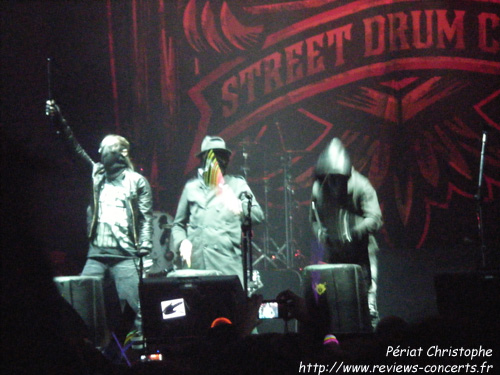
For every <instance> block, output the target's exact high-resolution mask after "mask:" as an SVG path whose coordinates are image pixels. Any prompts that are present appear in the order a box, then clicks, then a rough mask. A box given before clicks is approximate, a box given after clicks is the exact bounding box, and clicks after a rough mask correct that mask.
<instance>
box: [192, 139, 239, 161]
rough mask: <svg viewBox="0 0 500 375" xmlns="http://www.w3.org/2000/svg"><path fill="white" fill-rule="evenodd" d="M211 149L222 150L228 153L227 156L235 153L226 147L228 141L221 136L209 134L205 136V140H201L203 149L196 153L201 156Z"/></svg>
mask: <svg viewBox="0 0 500 375" xmlns="http://www.w3.org/2000/svg"><path fill="white" fill-rule="evenodd" d="M210 150H214V151H220V152H222V153H224V154H226V155H227V157H229V156H231V154H232V153H233V152H232V151H231V150H230V149H228V148H227V147H226V142H225V141H224V140H223V139H222V138H221V137H217V136H211V135H207V136H206V137H205V138H203V142H201V151H200V152H199V153H198V154H196V157H198V158H200V157H202V156H203V155H204V154H205V153H206V152H207V151H210Z"/></svg>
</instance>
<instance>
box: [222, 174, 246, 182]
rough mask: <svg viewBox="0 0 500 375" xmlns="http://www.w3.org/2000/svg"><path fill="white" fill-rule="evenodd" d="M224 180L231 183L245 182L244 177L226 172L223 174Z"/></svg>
mask: <svg viewBox="0 0 500 375" xmlns="http://www.w3.org/2000/svg"><path fill="white" fill-rule="evenodd" d="M224 181H225V182H226V183H228V184H229V183H233V184H246V183H247V181H246V180H245V177H243V176H241V175H236V174H228V175H225V176H224Z"/></svg>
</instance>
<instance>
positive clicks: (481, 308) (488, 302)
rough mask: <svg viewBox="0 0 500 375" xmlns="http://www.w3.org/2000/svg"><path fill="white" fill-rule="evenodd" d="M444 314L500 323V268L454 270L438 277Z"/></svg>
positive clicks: (437, 281)
mask: <svg viewBox="0 0 500 375" xmlns="http://www.w3.org/2000/svg"><path fill="white" fill-rule="evenodd" d="M434 285H435V288H436V302H437V308H438V312H439V314H440V315H442V316H444V317H451V318H466V319H473V320H475V321H477V322H483V323H484V324H486V325H490V326H491V324H492V323H494V324H495V325H496V326H497V327H498V326H499V324H498V321H499V319H498V306H500V272H499V271H498V270H496V271H475V272H472V271H471V272H450V273H442V274H438V275H436V276H435V277H434Z"/></svg>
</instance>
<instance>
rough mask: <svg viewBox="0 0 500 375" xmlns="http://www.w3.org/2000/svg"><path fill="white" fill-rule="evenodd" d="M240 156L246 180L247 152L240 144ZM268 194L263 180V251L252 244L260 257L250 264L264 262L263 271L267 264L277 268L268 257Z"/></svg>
mask: <svg viewBox="0 0 500 375" xmlns="http://www.w3.org/2000/svg"><path fill="white" fill-rule="evenodd" d="M241 155H242V156H243V166H242V167H241V170H242V171H243V175H244V177H245V180H247V177H248V172H249V171H250V168H249V167H248V151H247V148H246V144H245V143H242V151H241ZM264 176H267V171H265V172H264ZM268 193H269V180H268V179H267V178H264V223H263V224H264V241H263V249H261V248H260V247H259V246H257V245H256V244H255V242H254V243H253V244H252V245H253V247H254V248H255V249H256V250H257V251H258V252H259V254H260V256H259V257H258V258H257V259H256V260H255V261H254V262H253V263H252V265H253V266H256V265H257V264H258V263H259V262H261V261H264V269H265V270H267V269H268V264H271V265H272V266H273V267H275V268H279V267H278V265H277V264H276V263H275V261H274V260H273V259H272V258H271V257H270V256H269V239H270V236H269V220H268V218H269V205H268Z"/></svg>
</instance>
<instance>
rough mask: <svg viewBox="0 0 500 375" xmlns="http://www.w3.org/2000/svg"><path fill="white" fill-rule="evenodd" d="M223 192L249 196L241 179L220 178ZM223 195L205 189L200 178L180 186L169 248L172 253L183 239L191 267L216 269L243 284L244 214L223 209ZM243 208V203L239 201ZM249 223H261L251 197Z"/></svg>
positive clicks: (260, 214)
mask: <svg viewBox="0 0 500 375" xmlns="http://www.w3.org/2000/svg"><path fill="white" fill-rule="evenodd" d="M224 181H225V185H226V187H225V188H226V189H227V188H229V189H230V190H231V192H232V193H234V197H236V198H237V199H242V196H244V194H243V193H250V194H251V196H252V197H253V194H252V193H251V190H250V187H249V186H248V184H247V182H246V181H245V179H244V178H243V177H239V176H231V175H226V176H224ZM225 200H227V195H225V194H218V193H217V192H216V191H214V190H213V189H211V188H208V187H207V186H206V185H205V183H204V182H203V179H202V178H200V177H197V178H193V179H191V180H189V181H188V182H187V183H186V185H185V186H184V190H183V192H182V195H181V198H180V200H179V204H178V206H177V212H176V215H175V219H174V224H173V228H172V240H171V243H170V246H171V247H170V249H171V250H172V252H174V253H175V254H178V252H179V246H180V244H181V242H182V241H183V240H184V239H186V238H187V239H189V240H190V241H191V242H192V244H193V250H192V255H191V268H192V269H200V270H217V271H220V272H221V273H222V274H223V275H238V277H239V278H240V281H241V282H242V284H243V266H242V251H241V239H242V223H243V220H244V215H237V214H235V213H234V212H232V211H231V210H229V209H228V208H227V207H226V204H225V202H224V201H225ZM243 206H244V207H245V206H246V203H245V202H243ZM251 218H252V224H258V223H260V222H262V220H263V218H264V214H263V212H262V209H261V207H260V205H259V204H258V203H257V201H256V200H255V198H253V199H252V204H251Z"/></svg>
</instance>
